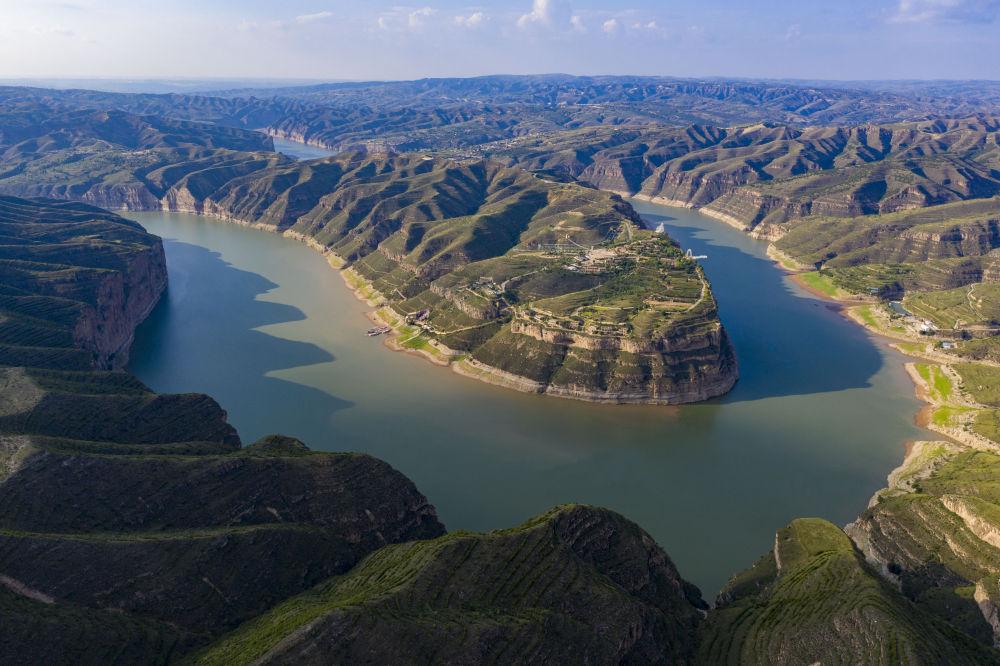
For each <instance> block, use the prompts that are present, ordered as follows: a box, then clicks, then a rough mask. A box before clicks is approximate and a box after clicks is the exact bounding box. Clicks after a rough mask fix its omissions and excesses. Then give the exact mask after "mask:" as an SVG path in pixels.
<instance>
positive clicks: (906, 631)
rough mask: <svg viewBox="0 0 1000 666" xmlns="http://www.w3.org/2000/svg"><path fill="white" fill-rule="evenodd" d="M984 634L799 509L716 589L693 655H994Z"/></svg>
mask: <svg viewBox="0 0 1000 666" xmlns="http://www.w3.org/2000/svg"><path fill="white" fill-rule="evenodd" d="M905 591H906V588H905V587H904V592H905ZM941 610H943V609H941ZM948 619H949V620H952V619H954V618H948ZM979 621H980V622H982V617H981V616H980V617H979ZM980 637H981V636H980ZM981 638H982V637H981ZM984 643H985V644H984ZM988 644H989V640H988V639H987V640H985V641H984V642H977V641H975V640H974V639H973V638H972V637H971V636H968V635H966V634H965V633H963V632H961V631H959V630H958V629H956V628H954V627H952V626H951V625H949V624H947V623H946V622H945V621H944V620H943V619H938V618H937V617H935V616H934V615H933V614H932V613H929V612H926V611H925V610H924V609H923V606H921V607H918V606H916V605H914V604H913V603H912V602H911V601H909V600H908V599H906V598H904V597H903V596H902V595H901V594H900V593H899V592H897V591H896V590H895V589H894V588H893V587H892V586H891V585H890V584H889V583H887V582H886V581H885V580H883V579H881V578H880V577H879V576H878V574H877V573H875V571H874V570H872V569H871V568H870V567H869V566H868V565H867V564H866V563H865V561H864V559H863V557H862V556H861V554H860V553H858V552H857V550H856V549H855V547H854V544H853V543H852V542H851V539H850V538H848V536H847V535H846V534H844V532H842V531H841V530H840V529H839V528H837V527H836V526H835V525H832V524H830V523H828V522H826V521H823V520H819V519H799V520H795V521H793V522H792V523H791V524H790V525H788V526H787V527H785V528H784V529H782V530H779V531H778V533H777V534H776V535H775V540H774V549H773V550H772V551H771V552H770V553H768V554H767V555H766V556H764V557H763V558H761V559H760V560H758V561H757V562H756V563H755V564H754V566H753V568H751V569H749V570H748V571H745V572H743V573H742V574H739V575H738V576H736V577H735V578H734V579H733V580H732V581H731V582H730V583H729V586H728V587H727V588H726V589H724V590H723V591H722V593H721V594H720V596H719V603H718V606H717V607H716V609H715V610H714V611H713V612H712V613H711V615H710V616H709V621H708V622H707V623H706V625H705V627H704V629H703V632H702V642H701V652H700V655H699V657H700V660H701V662H703V663H706V664H779V663H780V664H812V663H858V664H990V663H998V656H997V653H996V652H994V651H992V650H991V649H990V648H988V647H987V645H988Z"/></svg>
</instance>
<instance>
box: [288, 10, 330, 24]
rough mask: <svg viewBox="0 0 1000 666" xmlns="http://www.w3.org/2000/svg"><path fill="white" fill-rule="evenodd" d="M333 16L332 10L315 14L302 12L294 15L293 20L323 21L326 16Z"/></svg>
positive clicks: (299, 21)
mask: <svg viewBox="0 0 1000 666" xmlns="http://www.w3.org/2000/svg"><path fill="white" fill-rule="evenodd" d="M332 17H333V12H316V13H315V14H302V15H300V16H296V17H295V22H296V23H299V24H306V23H316V22H317V21H325V20H326V19H328V18H332Z"/></svg>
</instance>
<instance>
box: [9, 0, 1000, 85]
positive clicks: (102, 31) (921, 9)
mask: <svg viewBox="0 0 1000 666" xmlns="http://www.w3.org/2000/svg"><path fill="white" fill-rule="evenodd" d="M0 16H2V20H0V77H5V78H7V77H181V76H184V77H192V78H199V77H229V78H235V77H241V78H243V77H252V78H284V77H289V78H313V79H406V78H418V77H422V76H469V75H477V74H491V73H540V72H566V73H572V74H587V73H590V74H659V75H668V76H740V77H769V78H816V79H889V78H896V79H898V78H920V79H930V78H962V79H970V78H980V79H1000V0H868V1H865V2H862V1H859V0H842V1H840V2H836V1H823V2H819V1H815V2H814V1H809V0H799V1H798V2H794V1H788V0H772V1H769V2H736V1H734V0H508V1H506V2H479V3H469V2H460V1H454V0H448V1H433V0H415V2H414V3H413V4H400V3H399V2H398V1H397V2H377V1H371V0H369V1H367V2H366V1H363V0H325V1H323V0H277V1H275V0H266V1H265V0H200V1H197V2H196V1H192V0H174V1H171V0H157V1H156V2H152V1H148V0H67V1H64V2H48V1H45V0H0Z"/></svg>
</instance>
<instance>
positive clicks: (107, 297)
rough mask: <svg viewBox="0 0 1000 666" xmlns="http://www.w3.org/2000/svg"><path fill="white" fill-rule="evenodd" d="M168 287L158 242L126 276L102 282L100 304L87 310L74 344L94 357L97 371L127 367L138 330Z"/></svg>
mask: <svg viewBox="0 0 1000 666" xmlns="http://www.w3.org/2000/svg"><path fill="white" fill-rule="evenodd" d="M166 287H167V262H166V256H165V255H164V253H163V244H162V242H159V239H157V242H156V243H154V244H153V246H152V247H150V248H148V249H146V250H144V251H142V252H137V253H135V255H134V256H133V257H132V258H131V259H130V260H129V261H128V264H127V265H126V266H125V267H124V270H123V271H122V272H120V273H114V274H112V275H108V276H107V277H104V278H103V279H102V280H101V283H100V285H99V286H98V288H97V299H96V302H95V303H94V304H93V306H92V307H88V308H85V309H84V311H83V313H82V316H81V317H80V319H79V320H78V321H77V324H76V326H75V327H74V330H73V338H74V341H75V342H76V343H77V345H79V346H80V347H82V348H83V349H87V350H90V351H92V352H93V353H94V355H95V357H96V362H95V365H96V367H98V368H123V367H125V364H126V363H128V352H129V348H130V347H131V346H132V338H133V335H134V333H135V328H136V326H138V325H139V324H140V323H141V322H142V321H143V320H144V319H145V318H146V316H147V315H148V314H149V313H150V312H151V311H152V310H153V308H154V307H155V306H156V304H157V302H159V300H160V296H161V295H162V294H163V291H164V290H165V289H166Z"/></svg>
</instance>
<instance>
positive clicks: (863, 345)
mask: <svg viewBox="0 0 1000 666" xmlns="http://www.w3.org/2000/svg"><path fill="white" fill-rule="evenodd" d="M995 95H996V89H995V86H992V85H991V84H989V83H983V85H982V86H973V85H962V84H960V83H957V82H953V83H940V84H930V83H919V82H915V83H911V84H908V85H903V84H900V85H894V86H889V87H886V88H884V89H880V88H878V86H876V85H875V84H871V85H868V84H865V85H862V84H856V85H855V86H854V87H850V86H847V85H846V84H845V85H842V86H838V85H828V86H824V85H819V84H816V85H814V84H807V83H804V82H799V83H786V82H773V81H772V82H752V81H732V82H719V81H700V80H687V81H677V80H669V79H660V78H651V77H650V78H647V77H564V76H561V75H558V76H542V77H481V78H478V79H427V80H422V81H413V82H387V83H379V82H374V83H361V84H359V83H344V84H331V85H319V86H303V87H296V88H288V89H277V90H276V91H273V92H269V93H267V94H266V95H265V94H262V91H259V90H254V89H247V90H237V91H218V92H216V93H210V94H207V95H174V94H169V95H158V94H120V93H104V92H98V91H84V90H66V91H56V90H49V91H47V90H44V89H34V88H19V87H4V88H0V226H2V227H3V231H4V233H3V234H2V236H3V238H2V242H0V254H2V259H3V261H2V262H0V263H2V271H3V274H4V279H3V281H2V285H0V287H2V292H3V293H2V296H3V299H2V303H0V365H2V366H3V367H2V368H0V370H2V372H0V374H2V375H3V377H2V381H0V384H2V390H0V496H3V497H4V502H3V506H4V510H3V511H0V522H2V523H3V524H2V525H0V528H2V529H0V532H2V534H0V537H2V543H0V605H2V606H3V611H4V615H5V628H4V630H3V631H0V641H2V644H3V645H4V646H5V647H10V648H11V649H12V650H13V653H14V654H16V655H24V659H23V660H22V662H23V663H30V662H31V661H37V660H38V659H55V660H56V661H58V660H59V658H65V657H66V656H69V655H72V656H75V658H76V659H77V660H79V661H85V662H96V661H106V660H109V659H110V660H112V661H113V660H115V659H124V660H125V661H153V662H174V661H178V660H184V661H186V662H188V663H190V662H192V661H194V662H200V663H232V662H237V663H247V662H250V661H254V662H255V663H284V662H286V661H288V660H296V661H304V662H309V661H310V660H315V661H317V663H325V662H327V661H329V659H330V658H334V657H332V656H331V655H335V658H336V659H340V660H356V659H361V658H363V657H364V656H365V655H367V656H368V657H369V658H375V659H376V660H377V661H397V660H400V659H402V655H403V654H404V650H405V651H406V652H405V653H406V654H407V655H411V656H410V657H409V658H413V659H417V660H424V661H429V660H433V659H434V658H435V656H437V657H442V656H445V657H446V658H447V659H448V660H453V661H469V662H479V661H484V660H485V661H490V660H494V661H500V660H513V661H532V660H536V659H539V658H547V659H550V660H555V661H566V662H575V661H597V662H626V661H643V662H646V661H651V662H661V661H678V662H681V663H704V664H716V663H774V662H781V663H816V662H823V663H825V661H829V660H831V659H832V660H841V661H845V662H861V663H886V662H892V663H896V662H913V663H970V664H973V663H976V664H978V663H1000V657H997V652H996V650H995V649H994V648H995V646H996V645H997V644H998V641H1000V621H998V617H1000V611H998V608H1000V591H998V589H997V587H996V578H997V575H998V572H1000V564H998V562H1000V550H998V549H1000V543H998V542H997V537H996V534H997V529H998V527H997V525H998V522H997V516H998V515H1000V514H998V511H997V507H998V506H1000V498H998V496H997V493H996V492H995V488H994V486H996V482H995V481H996V478H995V477H996V474H997V469H998V466H997V455H998V452H1000V439H998V438H1000V435H998V433H1000V427H998V425H997V424H998V422H1000V421H998V416H997V412H998V409H1000V397H998V395H1000V373H998V372H997V362H998V358H1000V354H998V353H997V345H996V340H997V339H998V335H997V334H998V332H1000V321H998V319H997V317H998V315H997V305H996V300H997V298H998V297H1000V292H998V290H997V288H996V281H997V275H996V273H997V271H996V267H995V265H994V262H995V259H996V256H997V254H998V253H1000V232H998V226H997V225H998V215H1000V209H998V204H997V202H998V200H1000V172H998V165H1000V163H998V162H997V157H998V154H1000V153H998V152H997V146H998V145H1000V144H998V139H1000V127H998V125H997V120H996V111H995V109H996V104H995V101H996V100H995ZM403 99H405V100H406V101H405V102H402V101H401V100H403ZM297 141H302V142H308V143H309V144H310V145H305V144H300V143H295V142H297ZM328 152H333V153H335V154H333V155H329V154H328ZM664 204H669V205H664ZM96 206H99V207H100V208H98V207H96ZM112 210H114V211H118V212H120V213H122V214H124V215H126V216H127V217H121V216H119V215H117V214H115V213H114V212H111V211H112ZM136 222H138V224H137V223H136ZM149 232H152V233H149ZM153 233H155V234H156V235H152V234H153ZM158 236H159V237H162V238H163V240H162V241H161V240H160V238H158ZM157 303H158V304H157ZM845 315H846V316H845ZM369 319H370V320H369ZM372 322H374V324H373V323H372ZM373 325H374V326H375V328H374V329H372V326H373ZM366 331H368V332H369V333H371V335H366V334H365V333H366ZM382 333H386V336H385V337H381V334H382ZM383 342H384V343H385V344H384V345H383V344H382V343H383ZM385 346H388V347H390V348H391V349H394V350H397V351H403V352H410V353H406V354H403V353H398V354H394V353H390V351H389V350H386V349H385V348H384V347H385ZM426 360H430V361H433V363H434V364H437V365H439V366H447V367H448V368H450V369H451V370H454V371H455V372H449V371H446V370H445V368H444V367H434V365H432V364H430V363H427V362H426ZM124 368H127V370H125V369H124ZM474 380H480V381H474ZM914 386H915V387H916V395H914V392H913V388H914ZM510 389H517V390H510ZM192 391H199V392H201V393H193V392H192ZM532 394H541V395H532ZM209 395H211V397H209ZM552 398H574V399H573V400H566V399H561V400H556V399H552ZM601 403H604V404H601ZM608 403H614V404H608ZM623 403H629V404H623ZM681 403H684V404H683V405H682V404H681ZM922 403H923V404H924V407H923V409H920V410H919V415H918V418H917V423H914V420H913V415H914V413H916V412H917V411H918V408H919V407H920V405H921V404H922ZM275 432H281V433H283V434H281V435H276V434H274V433H275ZM244 441H253V442H254V443H253V444H249V445H243V443H242V442H244ZM303 442H307V443H308V445H309V446H307V445H306V444H304V443H303ZM345 451H349V452H345ZM901 459H902V463H901V464H900V460H901ZM897 465H898V467H896V468H895V469H892V468H893V467H894V466H897ZM890 470H892V471H890ZM886 474H888V478H887V479H886ZM418 488H419V490H418ZM422 493H426V496H425V495H423V494H422ZM869 498H870V499H869ZM137 499H139V500H141V501H138V502H137V501H136V500H137ZM599 507H606V508H599ZM616 512H621V514H619V513H616ZM624 516H628V518H625V517H624ZM802 516H813V517H806V518H803V517H802ZM632 520H636V521H637V522H636V523H633V522H631V521H632ZM445 525H447V527H448V528H449V530H450V531H446V530H445ZM640 526H641V527H640ZM840 526H842V527H840ZM661 546H662V548H661ZM667 553H669V554H670V555H669V556H668V555H667ZM672 558H673V559H672ZM234 562H240V563H244V564H243V565H242V566H241V567H234V566H233V563H234ZM250 563H252V565H251V564H250ZM66 567H69V568H70V570H72V571H78V572H80V575H79V576H76V577H72V578H68V577H66V576H64V575H63V574H62V573H60V572H62V571H65V570H66ZM237 571H240V573H239V574H238V575H237V574H236V572H237ZM734 571H735V572H739V573H736V574H733V572H734ZM199 581H200V582H199ZM442 581H444V582H442ZM689 581H690V582H689ZM717 590H718V591H719V592H718V594H717V595H715V594H714V593H715V592H716V591H717ZM703 595H704V596H703ZM713 595H714V601H711V602H706V598H711V597H713ZM6 618H10V622H7V621H6ZM376 635H377V636H378V637H379V638H378V640H373V636H376ZM37 637H41V641H38V640H37ZM404 645H405V646H410V647H407V648H405V649H404V648H403V647H402V646H404ZM317 646H323V650H326V651H328V652H329V654H328V655H327V656H325V657H323V656H317V655H319V654H320V652H317ZM411 649H412V650H415V652H410V651H409V650H411ZM413 654H417V655H419V656H418V657H412V655H413ZM373 655H374V657H373Z"/></svg>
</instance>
